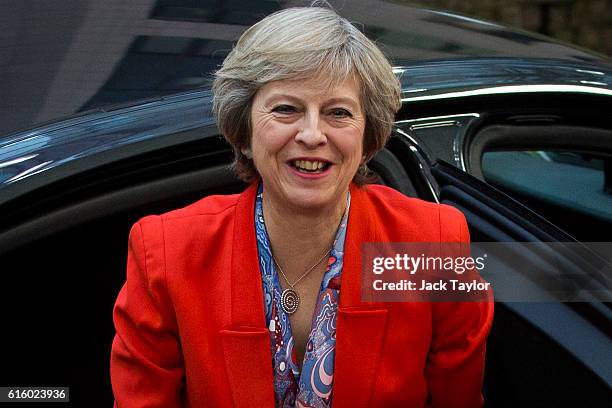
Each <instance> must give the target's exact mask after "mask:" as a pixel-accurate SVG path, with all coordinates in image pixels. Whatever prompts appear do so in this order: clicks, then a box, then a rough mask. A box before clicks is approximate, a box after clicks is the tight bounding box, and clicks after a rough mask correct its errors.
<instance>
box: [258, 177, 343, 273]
mask: <svg viewBox="0 0 612 408" xmlns="http://www.w3.org/2000/svg"><path fill="white" fill-rule="evenodd" d="M347 194H348V191H347V192H346V193H345V194H342V195H341V198H340V199H339V200H338V202H337V203H334V204H333V205H331V206H329V207H327V208H323V209H317V210H316V211H315V210H311V211H305V210H304V209H299V208H295V209H294V208H288V207H287V206H286V205H285V204H284V203H278V202H277V201H276V200H275V199H274V197H270V194H266V193H265V189H264V195H263V213H264V219H265V221H266V230H267V232H268V236H269V238H270V245H271V247H272V253H273V254H274V258H275V259H276V261H277V262H278V263H279V264H280V266H281V268H282V269H283V270H284V271H285V274H286V275H287V277H288V278H289V279H290V280H294V279H297V278H299V276H300V275H302V274H303V273H304V271H306V270H307V269H308V268H310V267H311V266H312V265H313V264H314V263H315V262H316V261H318V260H319V259H320V257H321V255H322V254H323V253H324V252H325V251H326V250H329V249H331V246H332V245H333V240H334V237H335V235H336V231H337V230H338V225H339V224H340V220H341V219H342V216H343V215H344V211H345V209H346V198H347Z"/></svg>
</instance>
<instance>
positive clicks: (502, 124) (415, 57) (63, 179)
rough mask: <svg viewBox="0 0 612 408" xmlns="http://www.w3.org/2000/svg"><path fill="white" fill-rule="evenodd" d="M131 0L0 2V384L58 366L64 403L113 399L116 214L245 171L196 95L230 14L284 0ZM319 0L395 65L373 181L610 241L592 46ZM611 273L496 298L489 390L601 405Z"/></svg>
mask: <svg viewBox="0 0 612 408" xmlns="http://www.w3.org/2000/svg"><path fill="white" fill-rule="evenodd" d="M30 3H31V4H30ZM141 3H142V4H140V5H138V6H136V5H126V4H124V3H122V2H119V1H109V2H104V3H102V2H93V1H91V2H72V3H71V4H64V3H63V2H61V4H60V3H53V4H47V5H44V6H41V5H40V4H39V3H36V6H37V7H38V8H36V7H34V2H23V4H22V5H20V6H14V7H13V9H10V10H8V11H7V15H9V14H10V15H14V16H15V18H14V19H12V20H10V21H9V20H7V21H9V22H5V23H4V24H7V25H9V26H10V27H12V28H13V30H12V31H11V32H13V33H17V32H19V30H18V28H19V27H23V25H24V24H27V26H28V29H29V30H30V31H27V32H24V33H23V34H21V35H15V36H13V37H11V38H6V39H4V40H2V41H3V47H4V48H5V49H6V50H8V51H7V54H6V55H12V59H11V60H10V64H8V65H7V66H9V67H10V69H7V70H5V71H4V72H3V73H2V74H0V78H2V79H3V81H0V87H2V88H1V89H2V95H3V100H4V101H3V103H2V108H1V109H0V113H1V115H2V116H1V117H2V120H1V121H0V126H2V130H0V131H1V132H2V133H1V134H3V135H4V136H1V137H0V214H2V216H1V217H0V265H1V271H2V274H3V284H2V286H1V288H2V292H1V296H0V299H2V300H1V301H2V308H1V310H2V311H3V312H2V315H1V316H2V319H3V321H4V328H5V329H4V331H3V335H2V349H3V352H2V353H1V354H0V373H1V374H0V385H6V386H69V387H70V401H71V402H70V404H72V405H73V406H87V407H90V406H110V405H111V404H112V400H113V397H112V391H111V388H110V376H109V356H110V345H111V341H112V338H113V335H114V327H113V323H112V308H113V303H114V301H115V298H116V296H117V293H118V291H119V288H120V287H121V285H122V284H123V282H124V280H125V262H126V251H127V236H128V231H129V228H130V226H131V225H132V224H133V223H134V222H135V221H137V220H138V219H139V218H140V217H142V216H144V215H146V214H151V213H162V212H165V211H167V210H170V209H174V208H177V207H181V206H184V205H186V204H188V203H191V202H193V201H196V200H198V199H200V198H202V197H203V196H206V195H210V194H229V193H236V192H240V191H241V190H242V189H244V187H245V185H244V184H243V183H242V182H240V181H238V180H237V179H236V177H235V176H234V175H233V174H232V172H231V171H230V170H229V168H228V164H229V163H230V162H231V160H232V152H231V150H230V148H229V146H228V144H227V143H226V142H225V141H224V139H223V138H222V137H221V136H220V135H219V132H218V130H217V128H216V125H215V122H214V118H213V117H212V115H211V110H210V107H211V106H210V105H211V93H210V90H209V87H208V84H209V83H210V78H211V75H210V74H211V72H212V71H214V69H215V68H216V67H217V66H218V65H219V64H220V62H221V61H222V60H223V58H224V56H225V55H226V54H227V51H229V49H230V48H231V44H232V41H235V40H236V39H237V38H238V36H239V35H240V33H241V32H242V31H243V30H244V29H245V28H246V27H247V26H248V25H250V24H252V23H254V22H255V21H257V20H258V19H259V18H261V17H262V16H264V15H266V14H269V13H271V12H273V11H275V10H277V9H279V8H283V7H287V6H289V5H290V3H291V2H276V1H259V2H243V1H236V0H233V1H228V2H213V1H201V2H196V1H193V2H191V1H175V0H157V1H150V2H141ZM332 4H334V5H336V6H337V9H338V11H339V13H340V14H342V15H344V16H345V17H347V18H349V19H350V20H351V21H355V22H356V24H358V26H359V27H360V28H362V29H363V31H364V32H365V33H366V34H367V35H368V36H370V38H373V39H375V40H376V41H377V42H378V43H379V44H380V45H381V47H382V48H383V50H384V51H385V52H387V54H388V55H389V57H390V58H391V59H392V60H393V62H394V63H395V65H396V72H397V74H398V75H399V76H400V79H401V82H402V101H403V106H402V109H401V110H400V112H399V113H398V115H397V119H396V120H397V121H396V126H395V129H394V134H393V137H392V138H391V140H390V142H389V144H388V145H387V147H386V148H385V149H384V150H382V151H381V152H380V153H379V154H378V155H377V156H376V157H375V158H374V159H373V161H372V162H371V164H370V167H371V169H372V170H373V171H374V172H375V173H376V174H377V176H378V178H379V182H380V183H384V184H386V185H388V186H391V187H393V188H395V189H397V190H399V191H401V192H403V193H404V194H406V195H409V196H413V197H419V198H421V199H424V200H429V201H435V202H441V203H447V204H450V205H453V206H456V207H457V208H459V209H460V210H461V211H463V213H464V214H465V215H466V218H467V220H468V224H469V227H470V233H471V237H472V240H473V241H479V242H563V243H572V244H573V245H580V244H578V242H607V241H610V236H611V232H610V231H612V115H611V114H610V113H611V112H612V65H611V64H610V63H609V61H608V60H606V59H605V58H604V57H602V56H598V55H596V54H592V53H590V52H588V51H585V50H580V49H576V48H572V47H570V46H566V45H562V44H558V43H555V42H553V41H552V40H550V39H547V38H543V37H540V36H537V35H532V34H529V33H525V32H522V31H518V30H513V29H509V28H505V27H501V26H499V25H496V24H492V23H487V22H481V21H476V20H473V19H469V18H465V17H461V16H454V15H451V14H449V13H440V12H435V11H429V10H423V9H417V8H413V7H406V6H401V5H397V4H393V3H391V2H384V1H368V0H363V1H354V2H350V3H348V2H332ZM25 15H28V16H29V19H24V18H23V17H24V16H25ZM49 16H52V17H53V18H49ZM26 47H27V52H21V53H20V52H18V51H24V50H25V49H26ZM11 64H12V65H11ZM16 84H23V86H21V85H20V86H19V87H18V86H17V85H16ZM18 129H21V130H18ZM603 247H604V248H606V246H605V245H604V246H603ZM607 248H610V247H609V246H608V247H607ZM607 255H612V254H606V253H600V254H599V255H597V254H594V253H593V252H591V251H589V250H585V251H584V252H580V253H578V254H576V253H574V255H573V256H574V257H575V258H576V257H577V258H578V259H572V260H571V262H574V263H581V262H584V263H592V261H593V260H592V259H588V258H589V257H591V256H593V257H598V256H601V258H602V259H604V261H602V262H605V258H606V256H607ZM598 259H599V258H598ZM524 266H525V269H528V268H529V265H528V264H526V265H524ZM508 273H509V274H514V275H512V276H517V277H520V276H522V275H521V274H522V273H523V271H522V270H520V268H514V269H511V270H509V271H508ZM611 278H612V276H610V275H606V274H603V275H602V274H600V275H599V276H598V277H597V278H595V279H596V280H597V284H598V285H600V286H601V287H602V288H603V290H604V291H603V292H601V293H603V295H602V296H601V297H599V298H597V297H595V298H592V299H579V300H582V301H580V302H511V301H499V302H497V304H496V310H495V320H494V326H493V330H492V332H491V335H490V337H489V340H488V344H487V363H486V364H487V366H486V373H485V389H484V393H485V398H486V400H487V404H488V406H491V407H517V406H518V407H525V406H528V407H544V406H546V407H547V406H580V407H599V406H607V405H609V401H610V397H611V396H612V393H611V392H610V389H611V387H612V310H611V309H610V303H609V301H610V299H611V298H612V296H610V279H611ZM532 285H534V286H537V283H532ZM494 290H495V288H494Z"/></svg>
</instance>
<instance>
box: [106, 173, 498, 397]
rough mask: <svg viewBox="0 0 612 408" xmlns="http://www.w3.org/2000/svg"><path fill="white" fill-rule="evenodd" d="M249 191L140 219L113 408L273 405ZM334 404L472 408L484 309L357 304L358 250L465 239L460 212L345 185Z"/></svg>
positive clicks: (120, 318)
mask: <svg viewBox="0 0 612 408" xmlns="http://www.w3.org/2000/svg"><path fill="white" fill-rule="evenodd" d="M255 193H256V186H255V185H252V186H251V187H249V188H248V189H247V190H246V191H245V192H244V193H242V194H239V195H230V196H210V197H206V198H204V199H203V200H200V201H198V202H196V203H194V204H192V205H190V206H188V207H186V208H183V209H179V210H176V211H172V212H169V213H166V214H164V215H161V216H148V217H145V218H143V219H142V220H140V221H139V222H138V223H136V224H135V225H134V226H133V228H132V230H131V232H130V239H129V253H128V264H127V281H126V283H125V285H124V286H123V288H122V289H121V292H120V293H119V296H118V298H117V302H116V305H115V309H114V322H115V328H116V330H117V335H116V336H115V339H114V341H113V347H112V353H111V380H112V386H113V392H114V395H115V406H118V407H121V408H124V407H167V408H170V407H184V406H187V407H198V408H199V407H232V406H235V407H247V406H248V407H274V390H273V374H272V355H271V352H270V337H269V334H268V329H267V327H266V321H265V314H264V303H263V289H262V283H261V275H260V272H259V268H258V258H257V245H256V238H255V227H254V221H253V217H254V206H255ZM351 197H352V199H351V209H350V214H349V222H348V230H347V236H346V243H345V257H344V268H343V271H342V281H341V288H342V289H341V295H340V303H339V308H338V314H337V332H336V333H337V334H336V354H335V371H334V384H333V402H332V403H333V407H352V408H356V407H422V406H432V407H461V408H467V407H478V406H481V405H482V402H483V401H482V395H481V388H482V379H483V364H484V354H485V340H486V337H487V335H488V332H489V329H490V326H491V321H492V318H493V303H492V302H491V301H489V302H464V303H452V302H446V303H441V302H434V303H425V302H415V303H407V302H406V303H364V302H362V301H361V300H360V273H361V268H360V255H359V251H360V244H361V243H362V242H385V241H387V242H402V241H403V242H416V241H422V242H438V241H441V242H461V241H468V240H469V236H468V230H467V226H466V223H465V219H464V217H463V215H462V214H461V213H460V212H459V211H457V210H456V209H454V208H452V207H449V206H445V205H437V204H433V203H428V202H424V201H421V200H417V199H411V198H407V197H405V196H403V195H401V194H400V193H398V192H396V191H395V190H392V189H389V188H386V187H382V186H373V185H372V186H368V187H367V188H358V187H356V186H354V185H352V186H351Z"/></svg>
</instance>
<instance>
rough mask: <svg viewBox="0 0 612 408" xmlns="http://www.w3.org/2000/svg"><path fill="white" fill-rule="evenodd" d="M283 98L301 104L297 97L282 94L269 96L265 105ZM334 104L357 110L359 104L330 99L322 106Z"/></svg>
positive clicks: (344, 99) (338, 98)
mask: <svg viewBox="0 0 612 408" xmlns="http://www.w3.org/2000/svg"><path fill="white" fill-rule="evenodd" d="M283 98H287V99H289V100H291V101H294V102H298V103H301V102H302V100H301V99H300V98H297V97H295V96H293V95H288V94H284V93H274V94H272V95H270V96H269V97H268V98H267V99H266V104H271V103H274V102H276V101H278V100H279V99H283ZM334 103H346V104H348V105H351V106H352V107H353V108H354V109H357V108H359V107H360V104H359V102H357V101H356V100H354V99H353V98H349V97H337V98H331V99H328V100H326V101H325V102H324V105H333V104H334Z"/></svg>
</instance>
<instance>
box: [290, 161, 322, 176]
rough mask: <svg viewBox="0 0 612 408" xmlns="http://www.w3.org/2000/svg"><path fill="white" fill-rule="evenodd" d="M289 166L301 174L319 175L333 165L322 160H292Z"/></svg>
mask: <svg viewBox="0 0 612 408" xmlns="http://www.w3.org/2000/svg"><path fill="white" fill-rule="evenodd" d="M289 165H290V166H291V167H293V168H294V169H295V170H297V171H298V172H300V173H305V174H317V173H323V172H324V171H325V170H327V169H328V168H329V167H330V166H331V163H330V162H327V161H322V160H291V161H289Z"/></svg>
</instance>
